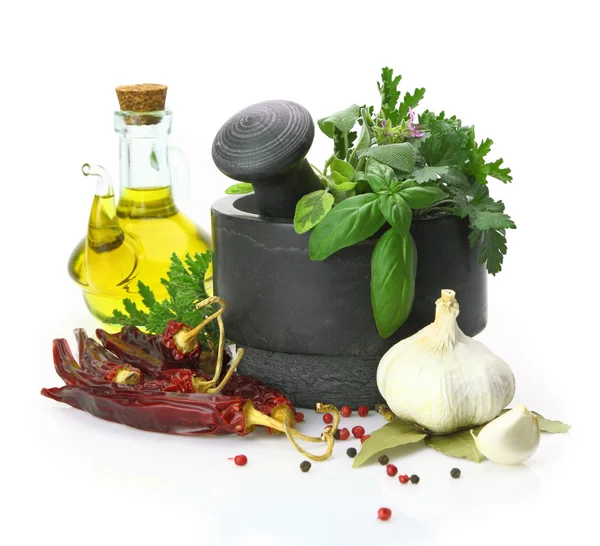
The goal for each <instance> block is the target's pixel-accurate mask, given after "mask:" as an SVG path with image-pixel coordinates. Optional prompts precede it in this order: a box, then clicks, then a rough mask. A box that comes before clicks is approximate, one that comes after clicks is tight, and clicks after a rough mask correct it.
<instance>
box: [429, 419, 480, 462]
mask: <svg viewBox="0 0 600 546" xmlns="http://www.w3.org/2000/svg"><path fill="white" fill-rule="evenodd" d="M482 428H483V427H476V428H474V429H466V430H458V431H456V432H452V433H451V434H445V435H443V436H429V437H428V438H427V439H426V440H425V445H426V446H428V447H432V448H433V449H435V450H436V451H439V452H441V453H444V454H445V455H450V457H461V458H464V459H468V460H469V461H473V462H474V463H480V462H481V461H483V460H484V459H485V457H484V456H483V455H482V454H481V452H480V451H479V450H478V449H477V446H476V445H475V440H474V439H473V436H471V430H473V432H474V433H478V432H479V431H480V430H481V429H482Z"/></svg>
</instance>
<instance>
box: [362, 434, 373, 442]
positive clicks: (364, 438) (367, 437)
mask: <svg viewBox="0 0 600 546" xmlns="http://www.w3.org/2000/svg"><path fill="white" fill-rule="evenodd" d="M370 437H371V435H370V434H365V435H364V436H363V437H362V438H361V439H360V443H361V444H364V443H365V442H366V441H367V440H368V439H369V438H370Z"/></svg>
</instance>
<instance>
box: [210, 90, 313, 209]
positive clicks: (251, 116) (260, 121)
mask: <svg viewBox="0 0 600 546" xmlns="http://www.w3.org/2000/svg"><path fill="white" fill-rule="evenodd" d="M314 136H315V126H314V123H313V120H312V118H311V116H310V114H309V112H308V110H306V108H304V107H303V106H301V105H299V104H297V103H295V102H291V101H287V100H271V101H264V102H259V103H257V104H253V105H251V106H248V107H247V108H244V109H243V110H241V111H240V112H238V113H237V114H235V115H233V116H232V117H231V118H229V120H228V121H227V122H226V123H225V124H224V125H223V126H222V127H221V129H220V130H219V132H218V133H217V135H216V136H215V139H214V142H213V146H212V157H213V161H214V162H215V165H216V166H217V168H218V169H219V170H220V171H221V172H222V173H223V174H225V175H226V176H228V177H229V178H233V179H234V180H238V181H240V182H249V183H251V184H252V186H253V187H254V193H255V198H256V207H257V210H258V213H259V214H260V215H261V216H267V217H274V218H293V217H294V212H295V209H296V203H298V201H299V200H300V199H301V198H302V196H304V195H306V194H307V193H310V192H313V191H316V190H320V189H323V184H322V183H321V182H320V180H319V178H318V177H317V175H316V174H315V172H314V171H313V169H312V167H311V166H310V165H309V163H308V161H307V160H306V154H307V153H308V150H309V149H310V147H311V145H312V142H313V138H314Z"/></svg>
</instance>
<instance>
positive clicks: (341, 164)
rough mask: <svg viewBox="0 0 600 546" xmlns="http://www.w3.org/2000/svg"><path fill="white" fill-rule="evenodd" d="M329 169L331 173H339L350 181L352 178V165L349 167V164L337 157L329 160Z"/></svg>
mask: <svg viewBox="0 0 600 546" xmlns="http://www.w3.org/2000/svg"><path fill="white" fill-rule="evenodd" d="M329 169H330V170H331V172H332V173H334V172H335V173H339V174H341V175H342V176H343V177H344V178H347V179H348V180H352V179H353V178H354V168H353V167H352V165H350V163H347V162H346V161H342V160H341V159H338V158H337V157H335V158H333V159H332V160H331V163H330V164H329Z"/></svg>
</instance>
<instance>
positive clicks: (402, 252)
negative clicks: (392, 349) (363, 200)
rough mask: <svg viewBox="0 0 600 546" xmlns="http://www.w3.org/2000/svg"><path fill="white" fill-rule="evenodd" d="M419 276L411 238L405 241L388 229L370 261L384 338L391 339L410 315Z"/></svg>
mask: <svg viewBox="0 0 600 546" xmlns="http://www.w3.org/2000/svg"><path fill="white" fill-rule="evenodd" d="M416 275H417V248H416V246H415V242H414V240H413V238H412V235H410V234H408V235H407V236H406V237H403V236H402V235H400V234H399V233H398V232H397V231H395V230H394V229H389V230H388V231H386V232H385V233H384V234H383V236H382V237H381V239H379V241H378V243H377V245H376V246H375V250H374V251H373V256H372V257H371V304H372V306H373V315H374V316H375V323H376V325H377V330H378V331H379V335H380V336H381V337H383V338H387V337H389V336H391V335H392V334H393V333H394V332H395V331H396V330H397V329H398V328H400V326H402V324H404V322H405V321H406V319H407V318H408V316H409V315H410V311H411V309H412V304H413V300H414V297H415V278H416Z"/></svg>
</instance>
